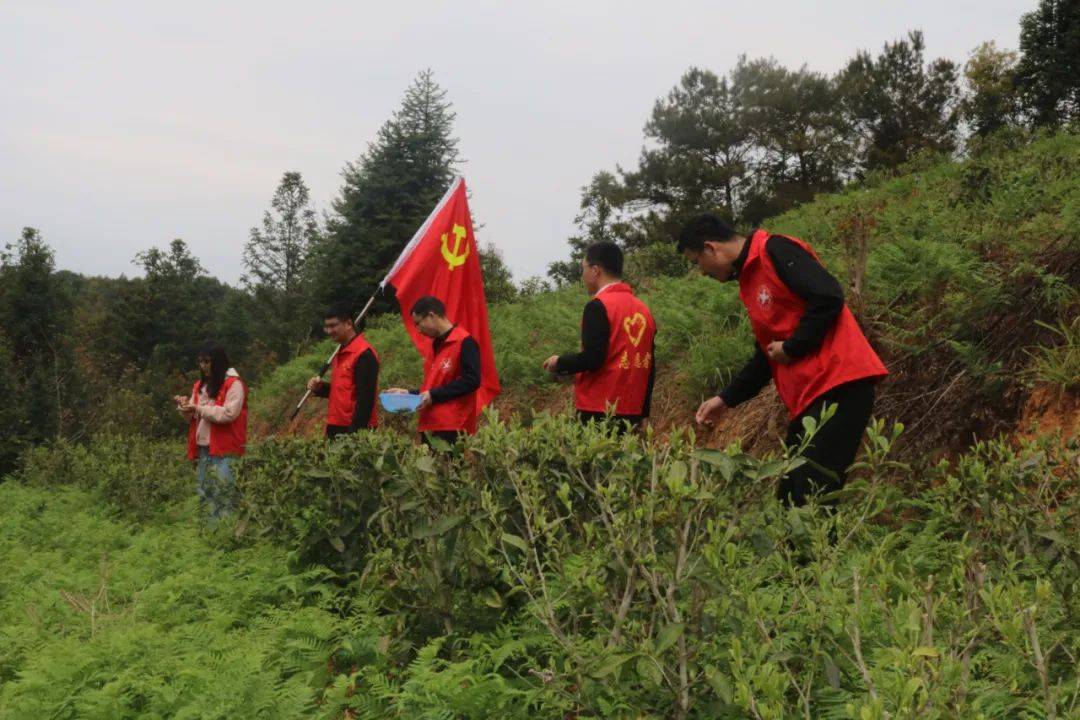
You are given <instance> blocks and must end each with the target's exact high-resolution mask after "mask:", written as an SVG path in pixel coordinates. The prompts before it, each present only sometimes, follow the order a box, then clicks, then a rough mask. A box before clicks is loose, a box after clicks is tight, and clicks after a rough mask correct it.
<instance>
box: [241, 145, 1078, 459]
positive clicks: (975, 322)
mask: <svg viewBox="0 0 1080 720" xmlns="http://www.w3.org/2000/svg"><path fill="white" fill-rule="evenodd" d="M1078 177H1080V136H1078V135H1075V134H1059V135H1056V136H1051V137H1045V138H1042V139H1039V140H1037V141H1035V142H1032V143H1030V144H1027V145H1023V146H1021V147H1009V146H1007V145H998V146H993V145H987V146H985V147H984V148H983V149H982V151H981V152H980V153H979V154H978V155H977V156H975V157H974V158H972V159H969V160H966V161H963V162H954V161H951V160H948V159H941V158H929V157H928V158H924V159H922V160H920V161H917V162H916V163H913V164H912V165H909V166H908V167H907V168H905V170H904V172H903V173H902V174H899V175H896V176H893V177H877V178H871V179H870V180H868V181H867V182H865V183H863V184H861V185H859V186H855V187H852V188H850V189H848V190H847V191H845V192H843V193H839V194H836V195H827V196H820V197H818V198H817V199H815V200H814V201H813V202H811V203H807V204H806V205H803V206H801V207H800V208H797V209H796V210H793V211H791V212H789V213H787V214H785V215H782V216H780V217H777V218H775V219H773V220H771V221H769V222H768V223H765V224H764V226H765V227H767V228H768V229H770V230H772V231H774V232H781V233H787V234H792V235H796V236H799V237H803V238H805V239H807V240H808V241H810V242H811V243H813V244H814V245H815V247H816V248H817V249H818V250H819V252H820V254H821V256H822V258H823V260H824V262H825V263H826V265H827V266H828V267H829V268H830V269H831V270H832V271H833V272H835V273H836V274H837V275H838V276H840V277H842V278H843V280H844V284H845V288H846V291H847V293H848V301H849V304H850V305H851V306H852V308H853V310H854V311H855V312H856V315H857V316H858V318H859V320H860V322H861V324H862V325H863V327H864V329H865V330H866V332H867V334H868V335H869V336H870V338H871V340H872V342H873V343H874V344H875V346H876V347H877V348H878V349H879V351H880V352H881V354H882V355H883V357H884V358H885V360H886V362H887V364H888V365H889V368H890V370H891V372H892V375H891V377H890V378H889V379H888V380H887V381H886V382H885V383H884V385H883V386H882V392H881V395H880V397H879V401H878V405H877V414H878V415H879V416H883V417H887V418H889V419H895V420H901V421H903V422H904V423H905V424H906V425H907V426H908V428H909V432H908V433H906V435H905V437H906V442H907V443H908V444H909V447H913V448H917V449H919V450H926V449H943V450H945V449H953V450H955V449H959V448H961V447H963V446H966V445H967V444H968V443H969V442H970V440H971V439H972V437H973V436H974V437H987V436H989V435H992V434H994V433H997V432H1000V431H1005V430H1011V429H1013V428H1014V427H1015V426H1016V424H1017V422H1018V421H1019V420H1020V419H1021V418H1022V417H1025V411H1024V408H1025V404H1026V403H1027V402H1028V398H1029V396H1030V393H1031V391H1032V388H1035V387H1040V386H1042V387H1043V388H1044V389H1043V391H1042V392H1043V393H1044V394H1045V395H1047V396H1048V397H1050V398H1052V399H1057V398H1061V397H1066V398H1067V396H1068V394H1069V393H1070V392H1075V390H1076V389H1077V380H1076V378H1077V376H1078V375H1080V369H1078V362H1080V361H1078V360H1077V350H1076V347H1077V343H1078V337H1080V326H1078V325H1077V322H1076V317H1077V315H1078V308H1080V300H1078V294H1077V291H1076V288H1077V286H1078V285H1080V182H1078V181H1077V178H1078ZM631 264H632V265H634V266H635V267H636V268H637V269H636V271H635V272H633V273H631V276H630V278H629V279H630V280H631V282H633V283H634V284H635V285H636V286H637V287H638V289H639V291H641V292H642V293H643V294H644V297H645V298H646V300H647V301H648V302H649V304H650V306H651V307H652V308H653V310H654V314H655V315H656V318H657V325H658V327H659V333H660V334H659V337H658V340H657V342H658V349H657V358H658V371H659V372H658V380H657V389H656V402H655V403H654V412H653V421H654V424H655V425H657V426H658V427H659V428H660V429H661V430H662V431H664V430H667V429H668V428H670V427H672V426H677V425H682V424H685V423H686V422H688V421H689V419H690V414H691V412H692V409H693V408H694V407H696V404H697V403H698V402H699V401H700V398H701V397H702V396H703V394H704V393H706V392H707V391H709V390H710V389H711V388H712V387H714V386H715V385H716V384H717V383H718V382H722V381H723V380H724V379H725V378H726V377H728V376H729V375H730V374H731V373H732V372H734V371H735V370H736V369H737V368H738V367H739V365H740V364H741V363H742V362H743V361H744V360H745V359H746V358H747V357H749V354H750V352H751V346H750V335H749V330H748V326H747V325H746V322H745V320H744V319H743V316H742V311H741V308H740V307H739V304H738V301H737V299H736V297H735V287H734V286H733V285H731V284H725V285H721V284H719V283H715V282H713V281H711V280H708V279H706V278H702V277H699V276H689V275H688V276H687V277H684V278H670V277H650V276H648V272H647V270H642V269H641V265H642V264H643V263H631ZM585 301H586V298H585V296H584V294H583V292H582V291H581V290H580V288H566V289H561V290H558V291H555V292H551V293H544V294H540V295H536V296H533V297H527V298H523V299H520V300H518V301H515V302H511V303H506V304H503V305H497V306H495V307H493V308H492V309H491V322H492V335H493V339H494V343H495V351H496V360H497V364H498V367H499V372H500V377H501V379H502V382H503V387H504V394H503V396H502V397H501V398H499V400H498V401H497V403H496V406H497V408H498V409H499V410H500V412H501V413H504V414H506V413H517V414H519V415H522V416H524V417H529V416H530V415H531V414H532V413H533V412H534V411H535V410H536V409H552V410H559V409H569V407H570V397H571V395H570V390H569V388H568V387H566V386H562V385H560V384H558V383H556V382H554V381H552V380H551V379H549V378H547V377H546V376H545V374H544V373H543V372H542V371H541V370H540V367H539V365H540V361H541V360H542V359H543V358H544V357H546V356H547V355H549V354H551V353H556V352H565V351H568V350H572V349H574V348H576V346H577V330H578V325H579V318H580V311H581V307H582V305H583V304H584V302H585ZM1047 325H1049V326H1050V327H1047ZM368 337H369V339H370V340H371V341H372V343H373V344H374V345H375V346H376V348H378V350H379V352H380V354H381V356H382V358H383V373H382V378H381V383H382V384H383V385H384V386H385V385H391V384H399V383H406V382H408V383H412V384H415V383H416V381H417V378H419V375H420V362H419V358H418V357H417V355H416V353H415V351H414V350H413V348H412V346H411V345H410V344H409V342H408V339H407V337H406V335H405V333H404V331H403V329H402V328H401V325H400V322H399V320H398V318H397V317H395V316H384V317H382V318H378V319H376V320H375V321H374V322H373V323H372V324H371V327H370V328H369V330H368ZM329 349H330V347H329V345H328V344H324V345H323V346H321V347H319V348H318V350H317V352H315V353H314V354H312V355H309V356H305V357H301V358H298V359H297V360H295V361H293V362H291V363H289V364H287V365H285V366H283V367H281V368H279V369H278V370H277V371H276V372H275V373H274V375H273V376H272V377H271V378H269V379H268V381H267V382H265V383H264V384H263V385H262V386H261V387H259V388H257V389H256V392H255V395H254V417H255V419H256V426H257V430H258V432H260V433H262V434H269V433H271V432H297V431H299V432H304V431H308V432H313V431H317V428H318V427H319V417H320V413H321V412H322V406H321V403H320V402H319V401H316V402H313V403H311V404H310V405H309V407H308V408H307V410H306V412H305V415H304V418H303V420H301V421H300V422H299V423H298V425H297V426H296V427H294V428H291V429H289V428H286V427H285V423H284V421H283V418H284V417H285V415H286V413H287V410H288V408H289V407H290V405H291V403H292V402H293V401H294V399H295V398H296V396H297V395H298V394H299V392H300V390H301V388H302V386H303V381H304V379H305V378H306V377H307V376H308V375H310V374H311V373H312V372H313V371H314V370H315V369H316V368H317V367H318V366H319V364H320V363H321V362H322V360H323V359H324V358H325V356H326V354H327V353H328V352H329ZM1033 413H1035V414H1038V409H1037V408H1035V409H1032V408H1028V410H1027V413H1026V414H1027V416H1031V415H1032V414H1033ZM783 422H784V417H783V414H782V412H781V408H780V407H779V404H778V402H777V401H776V399H775V395H774V393H772V392H771V391H769V392H766V393H763V395H762V397H760V398H758V399H757V400H755V401H753V402H752V403H751V404H749V406H748V407H747V408H746V409H744V410H742V411H741V412H740V413H738V414H734V415H732V416H729V420H728V424H727V425H725V426H722V427H721V428H719V429H718V430H717V431H716V434H715V435H713V436H711V437H710V436H706V437H704V438H703V440H704V441H706V442H709V441H726V440H732V439H742V440H743V441H745V442H746V443H747V444H748V445H751V446H752V445H755V444H764V445H772V444H775V442H776V439H777V438H778V436H779V432H780V429H781V428H782V426H783ZM398 425H400V426H402V427H405V426H406V423H405V422H403V421H402V422H399V423H398ZM1065 425H1066V428H1067V427H1068V426H1069V424H1068V423H1066V424H1065ZM763 429H764V431H763Z"/></svg>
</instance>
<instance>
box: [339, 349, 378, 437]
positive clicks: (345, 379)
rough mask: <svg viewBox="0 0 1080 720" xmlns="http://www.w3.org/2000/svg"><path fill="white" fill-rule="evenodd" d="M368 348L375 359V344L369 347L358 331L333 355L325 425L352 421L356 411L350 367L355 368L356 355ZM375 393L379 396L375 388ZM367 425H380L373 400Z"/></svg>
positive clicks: (354, 389) (353, 380) (354, 388)
mask: <svg viewBox="0 0 1080 720" xmlns="http://www.w3.org/2000/svg"><path fill="white" fill-rule="evenodd" d="M368 350H370V351H371V353H372V354H373V355H375V362H378V361H379V356H378V354H377V353H376V352H375V348H373V347H371V345H370V344H369V343H368V341H367V340H366V339H365V338H364V336H363V335H361V334H357V335H356V337H354V338H353V339H352V340H350V341H349V343H348V344H347V345H345V346H344V347H342V348H341V349H340V350H338V352H337V355H335V356H334V361H333V363H331V365H330V402H329V403H328V405H327V408H326V424H327V425H338V426H344V427H348V426H349V425H352V421H353V413H355V412H356V381H355V379H354V377H353V370H354V369H355V368H356V360H357V358H359V357H360V356H361V355H363V354H364V353H365V352H367V351H368ZM375 394H376V396H378V388H376V390H375ZM367 426H368V427H369V428H375V427H378V426H379V411H378V408H377V407H376V403H372V405H371V418H370V419H369V420H368V424H367Z"/></svg>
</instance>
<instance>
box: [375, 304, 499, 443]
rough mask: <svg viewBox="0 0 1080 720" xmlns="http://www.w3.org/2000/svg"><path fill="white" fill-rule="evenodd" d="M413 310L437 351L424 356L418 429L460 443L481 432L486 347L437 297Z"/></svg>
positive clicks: (401, 391)
mask: <svg viewBox="0 0 1080 720" xmlns="http://www.w3.org/2000/svg"><path fill="white" fill-rule="evenodd" d="M410 312H411V314H412V320H413V323H414V324H415V325H416V329H417V330H419V331H420V334H422V335H424V336H425V337H429V338H431V352H429V353H427V354H426V355H425V357H424V384H423V385H422V386H421V387H420V388H419V389H418V390H413V391H412V392H413V393H414V394H419V395H420V407H419V410H418V412H419V415H420V417H419V423H418V429H419V430H420V433H421V434H422V435H423V437H424V442H428V438H429V435H430V436H434V437H437V438H439V439H440V440H443V441H445V442H448V443H454V442H456V441H457V439H458V438H459V437H460V436H461V435H462V434H467V435H472V434H473V433H475V432H476V421H477V416H478V413H477V409H476V390H477V388H479V387H480V346H479V345H478V344H477V342H476V340H475V339H473V337H472V336H471V335H469V333H468V331H467V330H465V328H463V327H460V326H458V325H455V324H454V323H452V322H450V320H449V319H448V318H447V317H446V306H445V305H444V304H443V302H442V300H439V299H438V298H436V297H432V296H431V295H426V296H424V297H422V298H420V299H419V300H417V301H416V302H415V303H413V306H412V310H411V311H410ZM387 392H397V393H403V392H408V391H407V390H405V389H404V388H391V389H390V390H387Z"/></svg>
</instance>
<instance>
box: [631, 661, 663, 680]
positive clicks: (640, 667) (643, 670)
mask: <svg viewBox="0 0 1080 720" xmlns="http://www.w3.org/2000/svg"><path fill="white" fill-rule="evenodd" d="M637 672H638V675H639V676H640V677H641V678H642V679H643V680H646V681H648V684H650V685H652V686H653V687H659V686H660V685H661V684H663V682H664V673H663V672H662V671H661V670H660V666H659V665H658V664H657V661H656V659H655V658H652V657H650V656H648V655H639V656H638V659H637Z"/></svg>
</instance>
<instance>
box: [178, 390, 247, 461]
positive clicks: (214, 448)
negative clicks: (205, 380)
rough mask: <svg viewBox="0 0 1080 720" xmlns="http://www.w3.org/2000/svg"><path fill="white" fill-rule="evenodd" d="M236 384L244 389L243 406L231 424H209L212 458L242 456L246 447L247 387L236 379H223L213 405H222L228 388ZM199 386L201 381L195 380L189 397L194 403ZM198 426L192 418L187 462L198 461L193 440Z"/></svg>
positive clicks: (197, 419)
mask: <svg viewBox="0 0 1080 720" xmlns="http://www.w3.org/2000/svg"><path fill="white" fill-rule="evenodd" d="M236 382H238V383H240V385H241V386H242V387H243V388H244V405H243V407H242V408H241V409H240V414H239V415H237V416H236V419H235V420H233V421H232V422H231V423H226V424H224V425H219V424H218V423H210V454H211V455H213V456H214V457H222V456H225V455H243V454H244V447H245V446H246V445H247V419H248V398H247V396H248V393H247V386H246V385H244V383H243V382H242V381H241V380H240V378H238V377H227V378H225V382H223V383H221V388H220V389H219V390H218V394H217V397H216V398H214V404H215V405H218V406H221V405H224V404H225V396H226V395H227V394H228V393H229V388H231V387H232V384H233V383H236ZM201 385H202V380H196V381H195V386H194V387H193V388H191V397H192V398H194V399H195V402H198V398H199V392H200V390H201V389H202V387H201ZM208 422H209V421H208ZM198 425H199V418H197V417H194V418H192V419H191V425H189V426H188V460H198V459H199V446H198V443H197V442H196V440H195V431H196V428H197V427H198Z"/></svg>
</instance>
